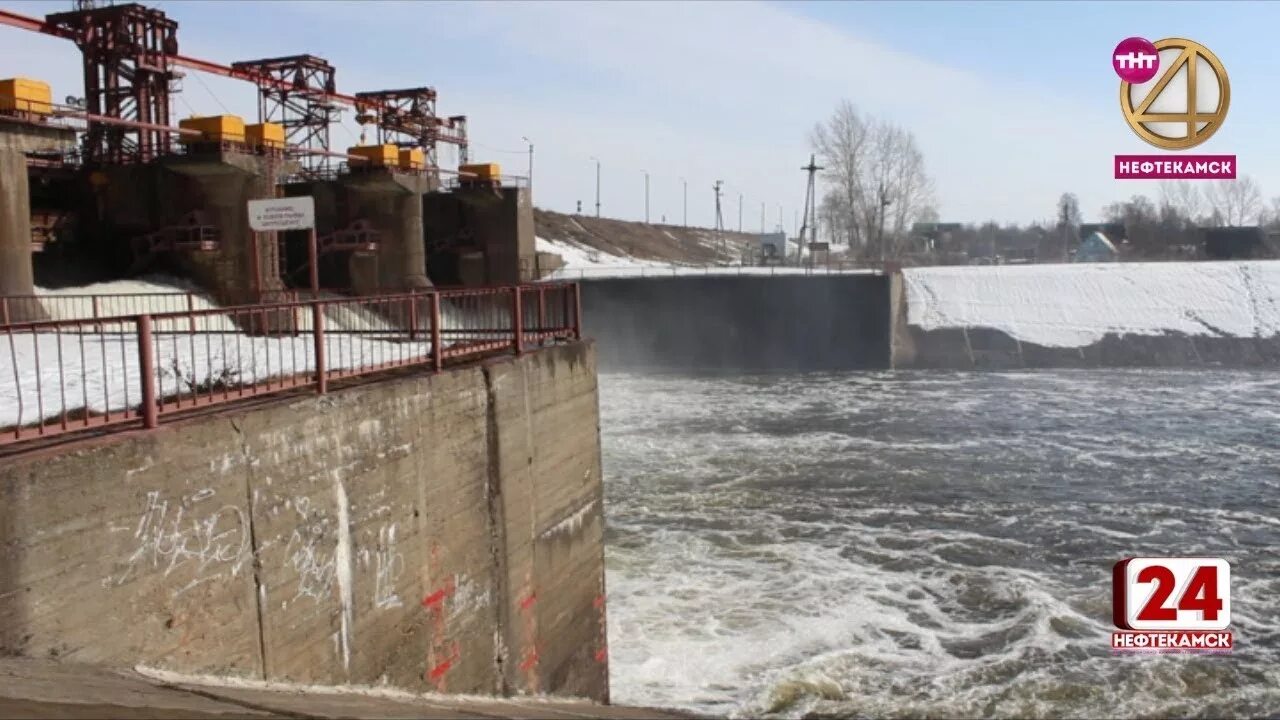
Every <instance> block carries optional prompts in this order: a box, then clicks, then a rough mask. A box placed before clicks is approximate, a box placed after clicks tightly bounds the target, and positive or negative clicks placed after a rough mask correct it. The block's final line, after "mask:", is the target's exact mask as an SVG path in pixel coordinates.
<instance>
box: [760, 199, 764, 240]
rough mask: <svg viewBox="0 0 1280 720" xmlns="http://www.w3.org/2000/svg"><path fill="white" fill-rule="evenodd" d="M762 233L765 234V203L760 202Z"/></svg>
mask: <svg viewBox="0 0 1280 720" xmlns="http://www.w3.org/2000/svg"><path fill="white" fill-rule="evenodd" d="M760 234H761V235H763V234H764V203H760Z"/></svg>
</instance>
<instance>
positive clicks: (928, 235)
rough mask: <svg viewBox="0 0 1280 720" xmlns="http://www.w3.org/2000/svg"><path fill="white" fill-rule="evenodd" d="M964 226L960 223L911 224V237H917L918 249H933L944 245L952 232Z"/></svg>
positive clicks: (947, 242) (948, 241)
mask: <svg viewBox="0 0 1280 720" xmlns="http://www.w3.org/2000/svg"><path fill="white" fill-rule="evenodd" d="M963 228H964V225H962V224H961V223H923V222H918V223H915V224H914V225H912V226H911V237H912V238H918V239H919V246H920V249H922V250H925V251H930V252H932V251H935V250H939V249H942V248H944V247H946V246H947V245H948V244H949V243H950V241H951V238H952V237H953V236H954V234H955V233H956V232H958V231H960V230H961V229H963Z"/></svg>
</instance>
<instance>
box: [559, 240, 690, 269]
mask: <svg viewBox="0 0 1280 720" xmlns="http://www.w3.org/2000/svg"><path fill="white" fill-rule="evenodd" d="M535 240H536V247H537V250H538V252H548V253H555V254H557V255H559V256H560V257H561V258H562V259H563V260H564V269H568V270H581V269H589V268H600V267H604V268H623V267H635V268H639V267H666V266H667V265H668V263H663V262H658V261H656V260H639V259H636V258H633V257H631V256H630V255H611V254H609V253H606V252H602V251H600V250H597V249H595V248H593V247H589V246H587V245H581V244H579V243H576V242H573V241H572V240H548V239H546V238H542V237H539V238H535Z"/></svg>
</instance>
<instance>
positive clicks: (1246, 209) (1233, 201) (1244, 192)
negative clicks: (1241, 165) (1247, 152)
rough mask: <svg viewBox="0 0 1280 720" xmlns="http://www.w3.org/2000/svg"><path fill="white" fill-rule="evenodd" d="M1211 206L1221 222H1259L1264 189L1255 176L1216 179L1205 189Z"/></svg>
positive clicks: (1232, 225)
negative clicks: (1260, 186) (1261, 188)
mask: <svg viewBox="0 0 1280 720" xmlns="http://www.w3.org/2000/svg"><path fill="white" fill-rule="evenodd" d="M1205 198H1206V200H1207V202H1208V205H1209V207H1211V208H1213V212H1214V215H1215V217H1217V218H1219V219H1220V220H1219V224H1221V225H1228V226H1231V227H1236V226H1240V225H1250V224H1254V223H1257V222H1258V216H1259V215H1260V214H1261V213H1262V191H1261V190H1260V189H1259V188H1258V184H1257V183H1256V182H1255V181H1254V179H1253V178H1251V177H1249V176H1247V175H1245V176H1242V177H1239V178H1236V179H1235V180H1215V181H1213V182H1211V183H1210V184H1209V187H1208V188H1207V189H1206V191H1205Z"/></svg>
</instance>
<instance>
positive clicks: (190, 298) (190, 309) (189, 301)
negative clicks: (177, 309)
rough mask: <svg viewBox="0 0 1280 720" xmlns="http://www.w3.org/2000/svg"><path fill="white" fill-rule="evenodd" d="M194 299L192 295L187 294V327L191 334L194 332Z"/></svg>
mask: <svg viewBox="0 0 1280 720" xmlns="http://www.w3.org/2000/svg"><path fill="white" fill-rule="evenodd" d="M195 312H196V297H195V295H194V294H193V293H187V314H188V316H187V327H188V328H189V329H190V330H191V332H195V331H196V316H195Z"/></svg>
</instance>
